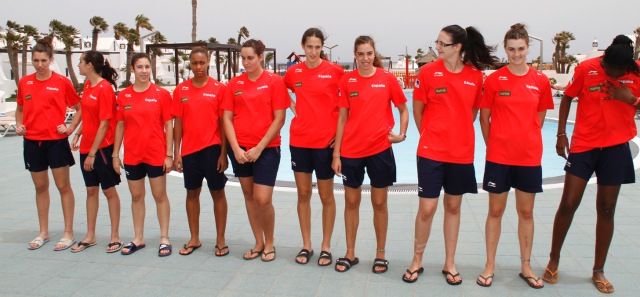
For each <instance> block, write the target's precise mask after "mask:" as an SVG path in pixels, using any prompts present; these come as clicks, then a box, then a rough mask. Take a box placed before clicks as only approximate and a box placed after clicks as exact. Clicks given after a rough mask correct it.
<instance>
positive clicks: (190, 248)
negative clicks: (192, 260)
mask: <svg viewBox="0 0 640 297" xmlns="http://www.w3.org/2000/svg"><path fill="white" fill-rule="evenodd" d="M201 246H202V244H200V245H187V244H186V243H185V244H184V246H182V249H181V250H180V251H178V254H180V255H183V256H187V255H191V253H193V252H194V251H195V250H197V249H199V248H200V247H201ZM183 250H188V251H187V252H183Z"/></svg>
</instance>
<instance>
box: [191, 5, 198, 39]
mask: <svg viewBox="0 0 640 297" xmlns="http://www.w3.org/2000/svg"><path fill="white" fill-rule="evenodd" d="M197 11H198V0H191V42H196V27H197V26H198V22H197V13H196V12H197Z"/></svg>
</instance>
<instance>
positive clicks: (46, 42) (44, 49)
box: [32, 35, 53, 59]
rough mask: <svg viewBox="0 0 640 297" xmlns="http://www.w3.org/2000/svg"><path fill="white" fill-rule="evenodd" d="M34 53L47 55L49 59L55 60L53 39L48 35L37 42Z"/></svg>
mask: <svg viewBox="0 0 640 297" xmlns="http://www.w3.org/2000/svg"><path fill="white" fill-rule="evenodd" d="M32 52H34V53H35V52H38V53H46V54H47V56H49V59H51V58H53V37H52V36H51V35H47V36H45V37H42V38H40V39H39V40H37V41H36V45H35V46H34V47H33V50H32Z"/></svg>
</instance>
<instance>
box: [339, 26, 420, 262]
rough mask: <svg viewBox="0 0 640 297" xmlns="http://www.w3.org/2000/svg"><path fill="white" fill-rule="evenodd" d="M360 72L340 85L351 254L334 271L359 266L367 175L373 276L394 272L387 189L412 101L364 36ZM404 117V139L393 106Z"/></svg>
mask: <svg viewBox="0 0 640 297" xmlns="http://www.w3.org/2000/svg"><path fill="white" fill-rule="evenodd" d="M353 51H354V55H355V59H356V64H357V66H358V69H357V70H354V71H352V72H350V73H347V74H345V75H344V76H343V77H342V79H341V80H340V85H339V90H340V97H339V102H338V106H339V107H340V115H339V116H338V127H337V132H336V140H335V148H334V152H333V161H332V164H331V167H332V168H333V170H334V171H335V172H336V174H338V175H339V176H341V177H342V181H343V184H344V186H345V187H344V191H345V193H344V195H345V209H344V220H345V229H346V237H347V238H346V239H347V251H346V254H345V256H344V257H343V258H339V259H338V260H336V265H335V270H336V271H338V272H345V271H347V270H349V269H350V268H351V267H352V266H353V265H356V264H358V262H359V259H358V257H356V256H355V247H356V233H357V232H358V224H359V221H360V219H359V211H360V200H361V195H362V187H361V186H362V182H363V180H364V172H365V169H366V170H367V174H368V176H369V179H370V180H371V204H372V205H373V225H374V228H375V233H376V254H375V259H374V261H373V267H372V269H371V270H372V271H373V273H384V272H386V271H387V270H388V268H389V261H387V260H386V259H385V245H386V241H387V225H388V222H389V218H388V209H387V191H388V187H389V186H391V185H393V183H394V182H395V181H396V163H395V158H394V155H393V150H392V149H391V144H393V143H398V142H401V141H404V140H405V139H406V132H407V125H408V122H409V111H408V110H407V106H406V102H407V98H406V97H405V95H404V92H403V91H402V88H401V87H400V84H398V80H397V79H396V77H395V76H394V75H393V74H391V73H390V72H388V71H386V70H384V69H382V68H380V67H381V66H382V63H381V62H380V59H379V57H378V53H377V52H376V48H375V42H374V41H373V39H372V38H371V37H369V36H359V37H358V38H356V41H355V44H354V50H353ZM392 103H393V105H395V106H396V108H397V109H398V111H399V112H400V133H399V134H394V133H393V126H394V124H395V123H394V119H393V114H392V111H391V105H392Z"/></svg>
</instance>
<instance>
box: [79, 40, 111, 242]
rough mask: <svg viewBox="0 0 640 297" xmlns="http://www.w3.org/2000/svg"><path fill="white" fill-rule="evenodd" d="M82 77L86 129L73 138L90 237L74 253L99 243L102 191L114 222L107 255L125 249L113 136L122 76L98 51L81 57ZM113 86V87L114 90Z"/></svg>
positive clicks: (82, 101) (83, 128)
mask: <svg viewBox="0 0 640 297" xmlns="http://www.w3.org/2000/svg"><path fill="white" fill-rule="evenodd" d="M78 68H79V69H80V74H81V75H84V76H85V77H86V78H87V80H86V82H85V84H84V91H83V92H82V99H81V101H80V103H81V105H82V128H80V129H78V131H77V132H76V134H75V136H74V137H73V142H72V143H73V149H74V150H78V149H79V150H80V164H82V167H81V168H80V169H81V171H82V177H83V178H84V183H85V186H86V187H87V234H86V235H85V237H84V239H82V240H81V241H80V242H78V243H77V244H76V245H75V246H74V247H72V248H71V251H72V252H74V253H76V252H81V251H84V250H85V249H87V248H89V247H92V246H94V245H95V244H96V219H97V217H98V205H99V200H98V199H99V198H100V197H99V194H100V190H99V189H98V186H101V187H102V192H103V193H104V196H105V197H106V198H107V203H108V205H109V217H110V219H111V240H110V241H109V244H108V245H107V253H114V252H117V251H119V250H120V249H121V248H122V245H123V243H122V241H120V233H119V229H120V227H119V226H120V197H119V196H118V191H117V190H116V187H115V186H116V185H118V184H120V175H118V174H116V172H115V171H114V170H113V158H111V156H112V155H113V133H114V130H115V123H116V121H115V117H116V95H115V93H114V92H113V88H114V87H117V86H116V80H117V79H118V73H117V72H116V70H115V69H113V68H112V67H111V65H109V62H108V61H105V59H104V56H103V55H102V54H101V53H99V52H97V51H87V52H84V53H83V54H82V56H80V63H79V64H78ZM112 86H113V87H112Z"/></svg>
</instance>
